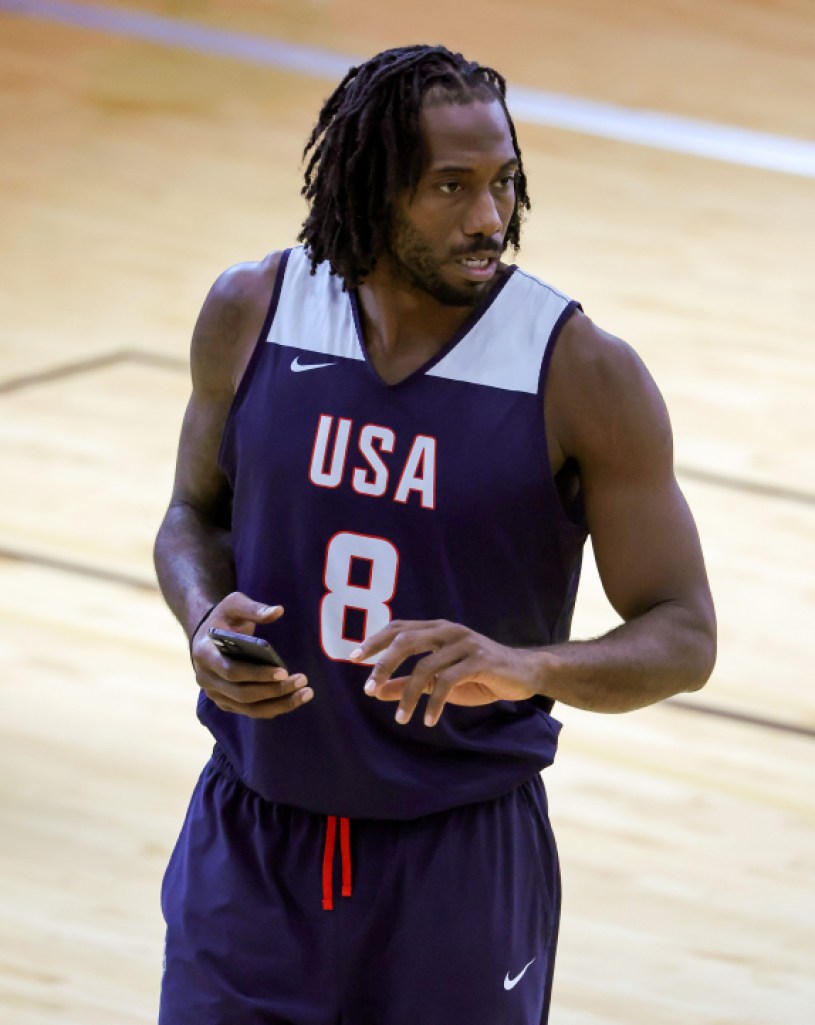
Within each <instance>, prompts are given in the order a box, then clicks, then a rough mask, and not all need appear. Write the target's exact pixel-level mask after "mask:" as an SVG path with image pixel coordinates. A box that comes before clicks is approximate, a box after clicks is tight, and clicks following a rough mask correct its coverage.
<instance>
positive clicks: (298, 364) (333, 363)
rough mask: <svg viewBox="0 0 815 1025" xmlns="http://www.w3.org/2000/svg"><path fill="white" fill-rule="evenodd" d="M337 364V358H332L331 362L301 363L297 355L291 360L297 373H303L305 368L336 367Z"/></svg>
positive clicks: (292, 366)
mask: <svg viewBox="0 0 815 1025" xmlns="http://www.w3.org/2000/svg"><path fill="white" fill-rule="evenodd" d="M336 365H337V361H336V360H332V361H331V362H330V363H301V362H300V357H299V356H295V357H294V359H293V360H292V361H291V368H292V370H293V371H294V372H295V374H299V373H302V372H303V371H304V370H319V369H320V367H334V366H336Z"/></svg>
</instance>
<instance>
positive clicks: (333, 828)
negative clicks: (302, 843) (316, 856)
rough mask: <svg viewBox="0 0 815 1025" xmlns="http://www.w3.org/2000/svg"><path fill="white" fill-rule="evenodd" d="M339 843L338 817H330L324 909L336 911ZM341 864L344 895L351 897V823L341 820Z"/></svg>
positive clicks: (326, 850)
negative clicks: (336, 868) (335, 854)
mask: <svg viewBox="0 0 815 1025" xmlns="http://www.w3.org/2000/svg"><path fill="white" fill-rule="evenodd" d="M336 843H337V816H336V815H329V816H328V817H327V818H326V823H325V847H324V849H323V908H324V910H326V911H333V910H334V886H333V882H334V878H333V877H334V871H333V870H334V848H335V846H336ZM340 863H341V869H342V895H343V897H350V896H351V893H352V887H351V823H350V822H349V820H348V819H346V818H340Z"/></svg>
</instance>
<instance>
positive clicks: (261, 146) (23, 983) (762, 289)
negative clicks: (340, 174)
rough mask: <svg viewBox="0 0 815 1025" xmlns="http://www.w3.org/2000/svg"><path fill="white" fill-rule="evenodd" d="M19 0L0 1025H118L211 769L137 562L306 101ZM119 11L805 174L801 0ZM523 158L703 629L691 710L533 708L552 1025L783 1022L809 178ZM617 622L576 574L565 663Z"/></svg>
mask: <svg viewBox="0 0 815 1025" xmlns="http://www.w3.org/2000/svg"><path fill="white" fill-rule="evenodd" d="M11 6H16V7H17V8H18V9H17V10H16V11H12V10H11V9H10V7H11ZM29 6H30V5H27V4H26V3H19V4H16V5H10V4H9V3H5V4H3V5H0V7H1V8H2V9H0V82H2V90H1V91H0V131H1V132H2V136H0V239H2V246H1V247H0V438H2V443H1V444H0V472H1V473H2V480H3V501H2V503H0V546H1V547H0V580H1V581H2V587H1V588H0V654H1V655H2V661H3V666H4V673H3V678H4V679H3V687H2V694H3V703H2V704H3V715H2V717H0V766H2V768H1V769H0V837H1V839H0V1020H2V1022H4V1023H8V1025H55V1023H71V1025H111V1023H112V1022H117V1023H121V1025H126V1023H127V1025H129V1023H133V1025H136V1023H147V1022H150V1021H153V1020H154V1019H155V1011H156V1002H157V990H158V983H159V975H160V965H161V953H162V950H161V948H162V923H161V920H160V914H159V909H158V888H159V883H160V878H161V874H162V871H163V867H164V864H165V861H166V859H167V857H168V854H169V851H170V848H171V846H172V844H173V842H174V839H175V835H176V832H177V830H178V828H179V827H180V824H181V819H182V815H183V811H184V808H185V804H186V801H187V799H188V795H189V792H190V790H191V787H192V785H193V782H194V780H195V777H196V775H197V772H198V771H199V769H200V766H201V765H202V763H203V761H204V760H205V758H206V756H207V753H208V749H209V744H208V741H207V736H206V735H205V733H204V731H203V730H202V729H201V728H200V727H198V726H197V724H196V721H195V718H194V702H195V696H196V693H195V684H194V681H193V679H192V677H191V674H190V671H189V665H188V663H187V657H186V652H185V647H184V640H183V637H182V635H181V633H180V631H179V630H178V628H177V626H176V625H175V624H174V622H173V621H172V620H171V617H170V615H169V613H168V612H167V611H166V610H165V609H164V607H163V605H162V602H161V600H160V597H159V595H158V593H157V591H156V588H155V585H154V582H153V576H152V569H151V559H150V550H151V544H152V538H153V535H154V532H155V529H156V527H157V524H158V522H159V520H160V517H161V515H162V512H163V507H164V505H165V503H166V500H167V497H168V492H169V486H170V480H171V474H172V468H173V461H174V447H175V442H176V437H177V431H178V427H179V424H180V418H181V414H182V411H183V407H184V404H185V401H186V396H187V390H188V378H187V373H186V369H185V360H186V353H187V346H188V339H189V334H190V330H191V327H192V324H193V321H194V318H195V315H196V312H197V310H198V307H199V306H200V303H201V300H202V299H203V296H204V294H205V293H206V290H207V289H208V287H209V284H210V283H211V281H212V279H213V278H214V277H215V276H216V275H217V273H218V272H219V271H220V270H221V269H222V268H223V267H225V266H227V265H229V264H230V263H233V262H235V261H237V260H240V259H247V258H255V257H258V256H260V255H262V254H263V253H264V252H265V251H267V250H268V249H270V248H275V247H281V246H283V245H286V244H290V243H291V242H292V241H293V240H294V237H295V235H296V232H297V228H298V225H299V221H300V219H301V215H302V208H301V206H300V203H299V173H300V172H299V152H300V148H301V147H302V144H303V141H304V139H305V137H306V135H307V132H308V130H309V129H310V127H311V124H312V121H313V118H314V116H315V115H316V111H317V109H318V106H319V103H320V101H321V99H322V98H323V97H324V96H325V95H327V93H328V91H329V89H330V87H331V86H330V82H329V81H328V79H321V78H319V77H317V76H315V75H313V74H307V73H297V72H293V71H284V70H281V69H279V68H274V67H271V66H263V65H262V64H259V63H253V62H252V61H251V60H248V59H247V60H241V59H240V58H238V57H226V56H221V57H218V56H213V55H212V54H209V53H205V52H194V51H193V50H190V49H185V48H182V47H179V46H172V45H162V44H161V43H160V42H146V41H144V40H143V39H140V38H137V37H136V36H134V35H131V36H126V35H122V34H120V33H117V32H115V31H112V30H108V31H100V30H98V29H93V28H90V27H84V28H81V27H77V26H76V25H73V26H72V25H68V24H65V23H61V22H60V16H61V15H60V12H62V13H64V11H65V9H67V8H69V7H71V5H69V4H60V3H56V2H55V3H52V4H50V9H51V16H47V17H45V18H42V17H40V18H33V17H31V16H30V14H31V13H32V12H31V10H26V8H27V7H29ZM39 6H40V8H41V10H44V9H45V8H47V7H49V5H48V4H45V5H43V4H40V5H39ZM73 6H76V5H73ZM136 7H138V9H139V10H140V11H142V12H145V13H148V14H152V15H161V16H172V17H174V18H177V19H181V21H182V22H184V23H185V24H188V25H203V26H206V27H208V28H210V29H212V30H217V32H220V33H225V32H233V33H234V32H239V33H244V34H247V33H253V34H255V35H256V36H257V37H259V38H266V37H268V38H271V39H277V40H282V41H284V42H287V43H289V44H302V45H304V46H309V47H323V48H328V49H330V50H332V51H334V52H335V53H338V54H347V55H356V54H361V55H363V56H364V55H366V54H370V53H373V52H375V51H376V50H378V49H380V48H382V47H384V46H388V45H396V44H399V43H403V42H408V41H415V40H417V39H420V40H426V41H437V40H439V41H443V42H445V43H447V44H448V45H451V46H453V47H454V48H460V49H462V50H464V52H466V53H468V54H471V55H474V56H477V57H478V58H479V59H481V60H483V61H486V62H490V63H494V64H495V65H496V66H497V67H499V68H500V69H502V70H503V71H504V72H505V73H506V75H507V77H508V78H509V79H510V81H511V82H512V83H513V84H515V85H518V86H525V87H527V88H533V89H547V90H552V91H555V92H559V93H565V94H568V95H571V96H576V97H583V98H585V99H588V100H597V101H604V102H607V103H613V104H619V105H621V106H623V107H626V108H643V109H649V110H653V111H657V112H661V113H663V114H670V115H680V116H684V117H690V118H696V119H702V120H706V121H711V122H716V123H719V124H722V125H730V126H735V127H740V128H745V129H753V130H757V131H762V132H767V133H775V134H777V135H781V136H787V137H791V138H797V139H799V140H804V141H809V142H810V143H811V142H813V141H815V116H813V104H812V97H813V95H815V70H814V69H815V11H814V10H813V7H812V4H811V2H810V0H775V2H770V0H767V2H763V3H762V2H759V0H752V2H751V0H707V2H702V0H672V2H671V3H664V4H653V3H649V2H647V0H632V2H629V3H627V4H612V3H610V2H606V0H580V2H577V3H566V2H565V0H553V2H550V3H544V2H526V3H523V2H521V0H508V2H505V3H504V4H502V5H494V4H488V3H485V2H484V0H472V2H471V3H468V4H461V3H454V2H444V0H442V2H437V3H430V2H427V0H421V2H416V3H413V4H410V5H396V4H390V3H384V4H380V5H378V6H375V7H374V6H372V5H370V4H366V3H363V2H362V0H336V2H332V0H311V2H302V3H298V4H293V3H272V2H261V0H242V2H237V0H235V2H228V0H178V2H174V3H170V2H166V3H163V2H160V0H132V2H130V5H129V8H127V9H133V8H136ZM105 8H106V10H108V11H114V12H120V13H121V12H122V11H124V10H125V9H126V7H125V5H123V4H122V5H119V4H116V3H107V4H106V5H105ZM47 13H48V12H47V11H46V14H47ZM330 77H331V76H329V78H330ZM519 132H520V140H521V145H522V147H523V149H524V154H525V158H526V161H527V164H528V170H529V174H530V182H531V189H532V195H533V201H534V211H533V216H532V218H531V220H530V221H529V224H528V226H527V232H526V241H525V245H524V249H523V251H522V254H521V262H522V263H523V264H524V265H525V266H526V267H528V268H529V269H530V270H531V271H533V272H534V273H537V274H539V275H540V276H542V277H545V278H546V279H547V280H551V281H553V282H554V283H555V284H557V285H558V286H559V287H560V288H562V289H564V290H565V291H568V292H570V293H571V294H573V295H576V296H577V297H579V298H580V299H581V300H582V301H583V303H584V306H585V308H586V310H587V311H588V312H589V313H590V314H591V315H592V316H593V317H594V318H595V319H596V320H597V321H598V322H599V323H600V324H601V325H603V326H604V327H606V328H607V329H609V330H611V331H613V332H615V333H617V334H620V335H622V336H623V337H625V338H627V339H628V340H629V341H631V342H632V343H633V344H634V345H635V346H636V348H637V349H638V350H639V351H640V353H641V354H642V355H643V357H644V358H645V360H646V362H647V363H648V365H649V366H650V368H651V369H652V372H653V373H654V375H655V376H656V378H657V381H658V383H659V384H660V387H661V388H662V390H663V392H664V394H665V396H666V398H667V400H668V404H669V407H670V409H671V412H672V416H673V420H674V426H675V431H676V435H677V465H678V469H679V476H680V481H681V483H682V485H683V487H684V489H685V491H686V493H687V495H688V497H689V500H690V502H691V505H692V507H693V509H694V511H695V514H696V517H697V520H698V523H699V527H700V530H701V534H702V538H703V542H704V546H705V551H706V556H707V559H708V564H709V569H710V573H711V578H712V583H713V587H714V593H715V597H716V599H717V605H718V611H719V616H720V621H721V654H720V659H719V664H718V666H717V669H716V672H715V675H714V677H713V679H712V681H711V682H710V683H709V685H708V686H707V688H706V689H705V690H703V691H702V692H700V693H698V694H694V695H687V696H685V697H683V698H681V699H676V700H674V701H671V702H668V703H666V704H664V705H662V706H659V707H655V708H651V709H647V710H644V711H641V712H638V713H635V714H631V715H627V716H610V717H602V716H597V715H589V714H581V713H577V712H575V711H574V710H571V709H568V708H564V707H561V708H559V714H560V717H561V718H562V720H563V721H564V722H565V724H566V728H565V729H564V732H563V734H562V742H561V750H560V755H559V760H558V763H557V764H556V766H555V767H554V768H553V769H552V770H551V771H548V772H547V773H546V781H547V784H548V788H549V793H550V799H551V805H552V815H553V820H554V824H555V829H556V833H557V835H558V837H559V843H560V849H561V856H562V861H563V874H564V887H565V899H564V919H563V927H562V940H561V947H560V956H559V966H558V973H557V979H556V989H555V997H554V1010H553V1014H552V1022H553V1025H600V1023H603V1025H775V1023H779V1025H780V1023H783V1025H809V1023H812V1022H813V1021H815V979H813V964H815V938H813V927H814V926H815V893H814V892H813V889H814V884H813V870H815V850H814V849H813V823H814V821H815V771H814V767H813V750H814V749H813V738H815V698H813V688H812V679H813V669H814V668H815V658H814V657H813V656H814V655H815V645H813V639H812V638H813V634H814V633H815V629H814V628H813V622H815V484H814V483H813V472H812V471H813V462H812V448H813V440H815V439H814V438H813V433H814V432H813V415H812V405H813V395H815V364H813V357H812V338H811V331H812V325H813V324H814V323H815V298H814V297H813V278H814V277H815V274H814V273H813V272H814V271H815V267H814V266H813V255H815V253H814V252H813V250H814V249H815V241H814V240H815V181H814V180H813V178H812V176H811V175H806V174H791V173H783V172H779V171H772V170H761V169H757V168H754V167H748V166H744V165H743V164H741V163H739V162H726V161H720V160H714V159H709V158H705V157H701V156H691V155H682V154H681V153H677V152H671V151H669V150H664V149H656V148H653V147H649V146H645V145H631V144H628V143H625V142H620V141H612V140H610V139H605V138H600V137H599V136H597V135H594V134H588V133H585V134H580V133H577V132H574V131H569V130H566V129H555V128H551V127H542V126H540V125H538V126H535V125H532V124H529V123H526V122H524V121H522V122H520V123H519ZM613 622H614V619H613V616H612V615H611V614H610V613H609V611H608V609H607V607H606V605H605V603H604V600H603V598H602V594H601V591H600V588H599V585H598V584H597V581H596V576H595V574H594V573H593V570H592V568H591V566H589V567H588V569H587V572H586V581H585V587H584V593H583V595H582V597H581V601H580V607H579V611H578V616H577V622H576V630H575V635H576V636H587V635H591V634H593V633H596V632H597V631H600V630H603V629H605V628H607V627H608V626H610V625H611V624H612V623H613ZM234 1025H239V1023H234ZM417 1025H418V1023H417ZM456 1025H457V1023H456ZM496 1025H498V1023H496Z"/></svg>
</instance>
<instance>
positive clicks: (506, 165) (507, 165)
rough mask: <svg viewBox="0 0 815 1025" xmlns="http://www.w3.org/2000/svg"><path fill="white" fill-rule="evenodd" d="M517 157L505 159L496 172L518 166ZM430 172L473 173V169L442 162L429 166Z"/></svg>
mask: <svg viewBox="0 0 815 1025" xmlns="http://www.w3.org/2000/svg"><path fill="white" fill-rule="evenodd" d="M519 166H520V165H519V162H518V158H517V157H512V159H511V160H507V161H506V162H505V163H503V164H501V166H500V167H499V168H498V173H499V174H500V173H501V171H508V170H510V169H511V168H515V167H519ZM429 173H430V174H473V173H474V170H473V168H472V167H458V166H456V165H454V164H444V165H443V166H442V167H431V168H430V170H429Z"/></svg>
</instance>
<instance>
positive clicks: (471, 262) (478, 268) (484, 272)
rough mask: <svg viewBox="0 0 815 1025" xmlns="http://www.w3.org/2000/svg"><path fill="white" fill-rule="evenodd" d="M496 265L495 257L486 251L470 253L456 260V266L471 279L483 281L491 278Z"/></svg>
mask: <svg viewBox="0 0 815 1025" xmlns="http://www.w3.org/2000/svg"><path fill="white" fill-rule="evenodd" d="M497 265H498V260H497V259H496V257H495V256H491V255H488V254H486V253H483V254H482V253H470V254H468V255H467V256H460V257H459V258H458V259H457V260H456V266H457V267H458V268H459V270H460V271H461V272H462V273H463V274H464V276H465V277H467V278H469V279H470V280H471V281H485V280H487V279H488V278H491V277H492V275H493V274H494V273H495V268H496V267H497Z"/></svg>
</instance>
